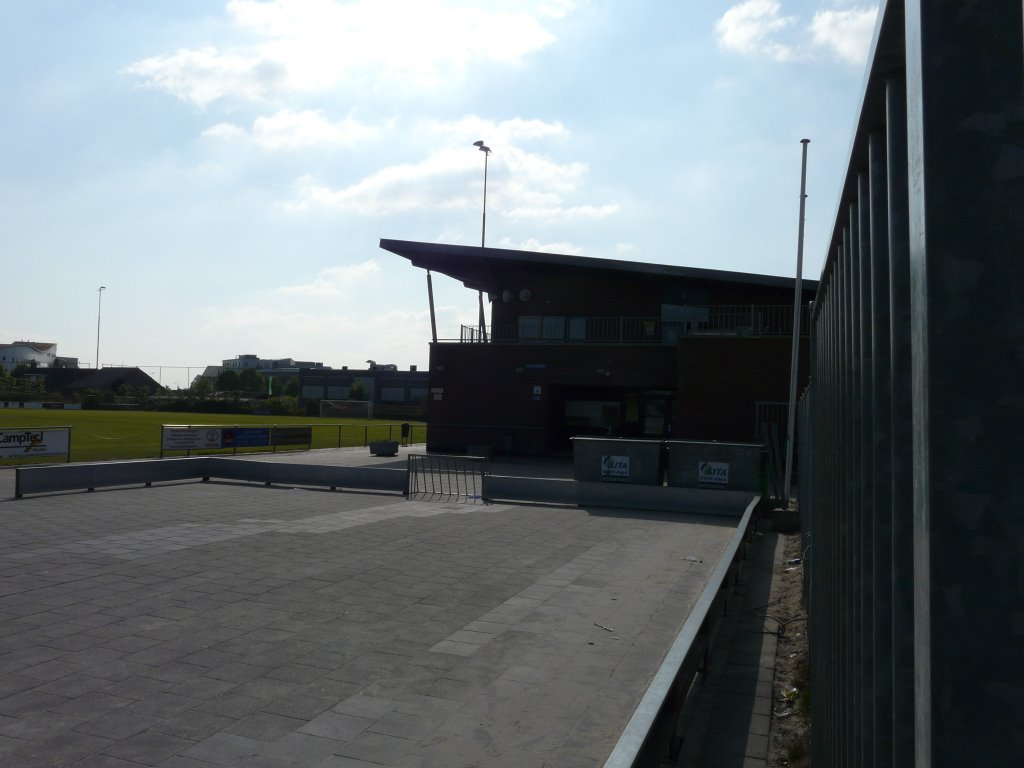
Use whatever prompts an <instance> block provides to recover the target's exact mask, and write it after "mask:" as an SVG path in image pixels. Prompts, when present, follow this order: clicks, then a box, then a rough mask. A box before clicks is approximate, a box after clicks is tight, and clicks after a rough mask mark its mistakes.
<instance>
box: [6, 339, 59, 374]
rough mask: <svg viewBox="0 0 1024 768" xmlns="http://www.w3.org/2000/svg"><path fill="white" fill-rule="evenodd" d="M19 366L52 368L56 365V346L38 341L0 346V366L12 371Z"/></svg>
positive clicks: (17, 342)
mask: <svg viewBox="0 0 1024 768" xmlns="http://www.w3.org/2000/svg"><path fill="white" fill-rule="evenodd" d="M19 365H27V366H29V367H30V368H54V367H56V365H57V345H56V344H44V343H41V342H38V341H16V342H14V343H13V344H0V366H3V368H4V369H5V370H8V371H13V370H14V369H15V368H17V367H18V366H19Z"/></svg>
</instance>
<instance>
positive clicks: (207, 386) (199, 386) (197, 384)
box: [192, 376, 213, 398]
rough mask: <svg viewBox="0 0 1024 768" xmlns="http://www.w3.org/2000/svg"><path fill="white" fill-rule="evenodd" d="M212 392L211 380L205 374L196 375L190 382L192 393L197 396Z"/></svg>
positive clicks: (200, 396)
mask: <svg viewBox="0 0 1024 768" xmlns="http://www.w3.org/2000/svg"><path fill="white" fill-rule="evenodd" d="M212 392H213V382H211V381H210V380H209V379H208V378H206V377H205V376H196V380H195V381H193V382H192V393H193V394H194V395H195V396H196V397H199V398H205V397H209V395H210V394H211V393H212Z"/></svg>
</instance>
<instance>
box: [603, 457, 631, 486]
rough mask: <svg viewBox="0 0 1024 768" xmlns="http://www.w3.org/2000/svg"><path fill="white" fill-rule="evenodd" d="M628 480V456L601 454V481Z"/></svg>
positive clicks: (618, 481) (620, 481) (616, 481)
mask: <svg viewBox="0 0 1024 768" xmlns="http://www.w3.org/2000/svg"><path fill="white" fill-rule="evenodd" d="M628 481H629V456H602V457H601V482H603V483H625V482H628Z"/></svg>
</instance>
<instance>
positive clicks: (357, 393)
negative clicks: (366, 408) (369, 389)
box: [348, 381, 369, 400]
mask: <svg viewBox="0 0 1024 768" xmlns="http://www.w3.org/2000/svg"><path fill="white" fill-rule="evenodd" d="M348 399H349V400H368V399H369V398H368V397H367V396H366V387H364V386H363V385H362V382H358V381H357V382H355V383H353V384H352V386H351V387H349V388H348Z"/></svg>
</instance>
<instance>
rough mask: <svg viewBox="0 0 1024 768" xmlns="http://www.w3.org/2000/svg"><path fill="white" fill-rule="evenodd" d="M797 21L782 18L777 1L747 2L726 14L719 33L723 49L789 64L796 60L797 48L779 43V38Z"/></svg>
mask: <svg viewBox="0 0 1024 768" xmlns="http://www.w3.org/2000/svg"><path fill="white" fill-rule="evenodd" d="M795 22H796V18H795V17H793V16H783V15H782V4H781V3H779V2H777V0H746V2H743V3H740V4H739V5H734V6H733V7H732V8H730V9H729V10H728V11H726V12H725V14H723V16H722V18H720V19H719V20H718V22H717V23H716V24H715V31H716V32H717V33H718V45H719V46H720V47H721V48H723V49H726V50H730V51H736V52H738V53H743V54H750V55H764V56H768V57H770V58H773V59H776V60H778V61H786V60H788V59H791V58H793V49H792V48H791V47H790V46H788V45H784V44H783V43H780V42H778V40H777V36H778V34H779V33H780V32H782V31H783V30H785V29H786V28H787V27H790V26H792V25H793V24H794V23H795Z"/></svg>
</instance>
